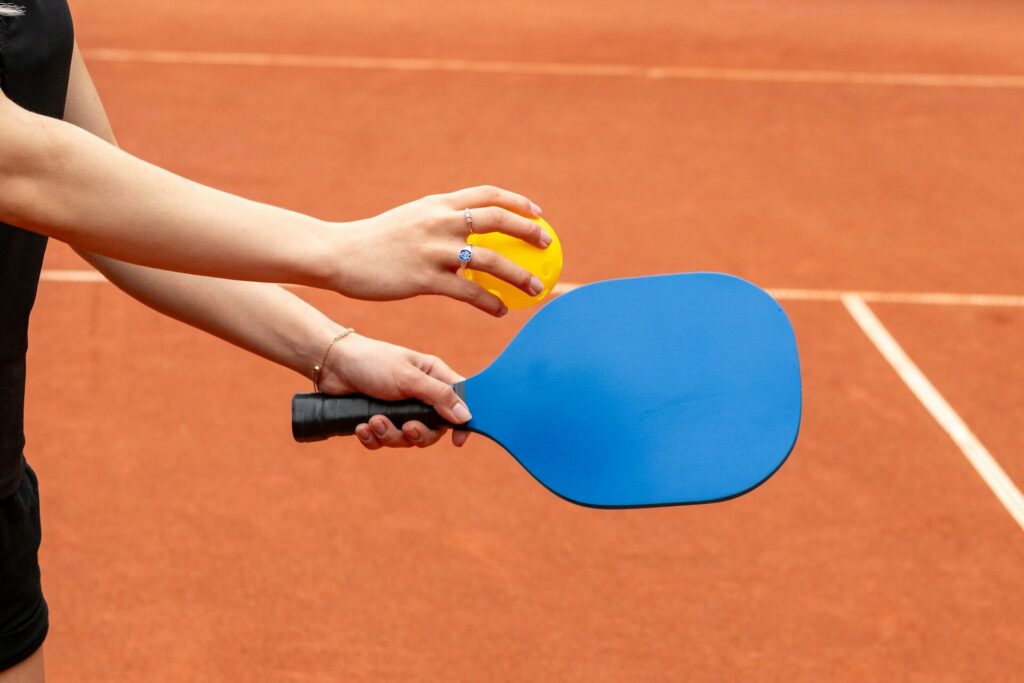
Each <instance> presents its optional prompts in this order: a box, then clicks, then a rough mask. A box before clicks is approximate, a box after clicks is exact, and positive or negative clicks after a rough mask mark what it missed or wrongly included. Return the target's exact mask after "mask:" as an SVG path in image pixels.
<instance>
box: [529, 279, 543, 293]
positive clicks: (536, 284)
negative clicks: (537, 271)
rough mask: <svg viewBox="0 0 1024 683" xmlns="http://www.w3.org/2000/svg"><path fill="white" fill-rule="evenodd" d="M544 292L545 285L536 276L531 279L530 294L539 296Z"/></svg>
mask: <svg viewBox="0 0 1024 683" xmlns="http://www.w3.org/2000/svg"><path fill="white" fill-rule="evenodd" d="M543 291H544V283H543V282H541V281H540V278H538V277H537V276H536V275H534V276H533V277H531V278H530V294H533V295H534V296H537V295H538V294H540V293H541V292H543Z"/></svg>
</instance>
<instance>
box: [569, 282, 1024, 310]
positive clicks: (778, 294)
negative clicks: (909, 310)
mask: <svg viewBox="0 0 1024 683" xmlns="http://www.w3.org/2000/svg"><path fill="white" fill-rule="evenodd" d="M579 286H580V285H579V284H577V283H575V282H559V283H558V284H557V285H555V289H554V292H555V294H564V293H565V292H568V291H571V290H573V289H576V288H577V287H579ZM768 293H769V294H771V295H772V296H773V297H775V298H776V299H779V300H781V301H836V302H838V301H842V300H843V297H844V296H857V297H860V298H861V299H864V300H865V301H873V302H879V303H893V304H935V305H945V306H1007V307H1010V308H1024V296H1016V295H1013V294H961V293H956V292H872V291H845V290H841V289H769V290H768Z"/></svg>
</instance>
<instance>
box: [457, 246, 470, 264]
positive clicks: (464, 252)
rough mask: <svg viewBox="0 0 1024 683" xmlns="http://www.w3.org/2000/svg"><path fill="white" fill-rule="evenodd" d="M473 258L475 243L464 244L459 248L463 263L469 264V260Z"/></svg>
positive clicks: (460, 259) (460, 258)
mask: <svg viewBox="0 0 1024 683" xmlns="http://www.w3.org/2000/svg"><path fill="white" fill-rule="evenodd" d="M472 260H473V245H472V244H466V245H463V247H462V249H459V261H461V262H462V265H464V266H468V265H469V262H470V261H472Z"/></svg>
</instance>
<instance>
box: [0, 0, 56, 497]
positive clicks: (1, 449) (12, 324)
mask: <svg viewBox="0 0 1024 683" xmlns="http://www.w3.org/2000/svg"><path fill="white" fill-rule="evenodd" d="M10 1H11V2H12V3H16V4H17V5H20V6H22V7H24V8H25V14H24V15H22V16H20V17H0V87H2V88H3V91H4V93H6V94H7V97H8V98H10V99H11V100H12V101H14V102H16V103H17V104H19V105H20V106H22V107H24V108H25V109H28V110H29V111H33V112H35V113H37V114H42V115H44V116H50V117H53V118H57V119H59V118H63V117H64V102H65V100H66V99H67V91H68V75H69V73H70V70H71V54H72V50H73V47H74V30H73V28H72V25H71V12H70V11H69V10H68V5H67V2H66V0H10ZM3 200H4V198H3V197H0V202H2V201H3ZM45 249H46V237H44V236H42V235H39V234H36V233H33V232H28V231H26V230H20V229H18V228H14V227H11V226H9V225H6V224H4V223H0V498H5V497H6V496H7V495H9V494H10V493H13V492H14V490H15V489H16V488H17V486H18V483H19V482H20V481H21V474H22V470H23V469H24V458H23V456H22V449H23V448H24V446H25V434H24V413H25V352H26V351H27V350H28V316H29V313H30V312H31V311H32V304H33V303H34V302H35V298H36V286H37V285H38V283H39V270H40V268H41V267H42V263H43V252H44V251H45Z"/></svg>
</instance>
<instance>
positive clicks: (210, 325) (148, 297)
mask: <svg viewBox="0 0 1024 683" xmlns="http://www.w3.org/2000/svg"><path fill="white" fill-rule="evenodd" d="M65 120H66V121H68V122H69V123H71V124H73V125H76V126H78V127H80V128H82V129H84V130H86V131H89V132H91V133H93V134H95V135H96V136H98V137H99V138H101V139H103V140H105V141H107V142H108V143H110V144H112V145H116V144H117V141H116V139H115V137H114V133H113V130H112V129H111V126H110V122H109V120H108V118H107V115H106V112H105V111H104V109H103V104H102V102H101V101H100V98H99V96H98V94H97V93H96V89H95V87H94V86H93V83H92V78H91V77H90V75H89V71H88V69H87V68H86V65H85V63H84V61H83V60H82V57H81V55H80V54H79V52H78V49H77V48H76V49H75V54H74V59H73V62H72V67H71V81H70V85H69V89H68V99H67V106H66V108H65ZM76 251H78V253H79V254H81V255H82V257H83V258H85V259H86V260H87V261H89V262H90V263H91V264H93V265H94V266H95V267H96V268H97V269H98V270H99V271H100V272H102V273H103V274H104V275H106V276H107V277H108V278H109V279H110V280H111V281H112V282H113V283H114V284H116V285H117V286H118V287H119V288H120V289H122V290H124V291H125V292H127V293H128V294H130V295H131V296H133V297H135V298H136V299H138V300H139V301H141V302H143V303H145V304H146V305H148V306H150V307H151V308H154V309H156V310H158V311H160V312H161V313H164V314H166V315H169V316H171V317H173V318H176V319H178V320H181V321H183V322H185V323H188V324H190V325H192V326H194V327H198V328H199V329H202V330H205V331H207V332H210V333H211V334H214V335H216V336H218V337H221V338H222V339H225V340H227V341H229V342H231V343H233V344H235V345H236V346H240V347H242V348H244V349H247V350H249V351H251V352H253V353H256V354H258V355H260V356H263V357H264V358H267V359H269V360H271V361H274V362H276V363H279V364H281V365H283V366H285V367H288V368H291V369H293V370H295V371H297V372H300V373H302V374H304V375H306V376H307V377H308V376H309V372H310V370H311V368H312V367H313V365H314V364H315V363H319V362H320V360H321V359H322V357H323V354H324V350H325V349H327V347H328V344H329V343H330V341H331V339H332V338H333V337H334V335H336V334H337V333H338V331H339V330H340V329H341V326H340V325H339V324H337V323H335V322H333V321H332V320H330V319H329V318H328V317H327V316H325V315H324V314H323V313H321V312H320V311H318V310H317V309H316V308H314V307H313V306H311V305H309V304H308V303H306V302H305V301H303V300H302V299H300V298H299V297H297V296H295V295H294V294H292V293H291V292H289V291H287V290H285V289H284V288H282V287H279V286H277V285H273V284H267V283H257V282H239V281H234V280H224V279H219V278H213V277H204V276H199V275H189V274H185V273H177V272H171V271H166V270H159V269H155V268H149V267H145V266H140V265H135V264H131V263H125V262H122V261H118V260H116V259H112V258H110V257H107V256H101V255H99V254H96V253H94V252H90V251H87V250H85V249H79V248H76ZM342 344H343V346H342V345H339V347H338V348H337V349H332V354H331V356H329V362H328V364H327V365H326V367H325V368H324V374H323V378H322V381H321V384H322V386H323V387H324V389H325V390H330V391H332V392H335V393H342V392H345V391H352V390H355V389H357V388H360V387H357V386H356V385H358V384H363V386H362V387H361V388H360V390H364V391H365V390H366V389H367V388H370V389H371V392H373V389H374V387H372V386H371V387H367V386H366V380H364V381H363V382H360V381H359V380H357V379H355V378H354V377H353V373H352V371H351V367H349V366H350V365H352V364H354V363H359V362H363V363H366V362H369V363H373V364H376V365H380V366H383V365H386V364H387V363H388V361H389V360H393V359H394V357H395V356H396V355H398V356H401V352H402V351H406V350H399V349H397V347H391V346H390V345H381V343H380V342H374V341H373V340H369V339H365V338H355V337H352V338H347V339H345V340H344V341H343V342H342ZM375 346H376V348H375ZM382 347H386V348H387V351H388V353H387V354H385V355H384V356H383V357H382V356H381V354H380V351H381V348H382ZM360 350H362V352H363V353H365V354H368V355H370V356H372V359H370V360H369V361H367V360H366V359H361V358H358V357H353V353H354V352H359V351H360ZM408 353H409V354H413V356H405V357H404V358H409V357H415V358H416V360H417V362H418V363H420V364H421V365H424V366H426V365H429V366H430V367H429V368H428V370H432V371H433V379H435V382H425V381H424V380H425V379H428V378H430V374H429V373H428V372H426V371H423V372H422V373H421V374H423V375H426V377H416V378H415V379H412V378H410V379H408V380H406V381H408V382H409V383H410V386H414V385H415V386H418V387H421V393H422V392H423V391H425V392H427V393H428V394H429V396H430V402H432V403H435V404H436V405H437V406H438V410H439V412H441V413H442V414H445V415H446V417H449V416H450V417H449V419H451V418H456V419H454V420H452V421H454V422H459V421H460V420H459V419H458V418H457V416H456V415H455V414H454V413H453V412H452V409H453V408H454V406H455V405H456V404H457V402H458V399H457V397H456V396H455V395H454V392H450V390H449V389H448V388H447V384H448V383H449V382H454V381H457V380H458V379H459V376H458V375H456V374H455V373H454V372H451V370H450V369H448V368H447V366H445V365H444V364H443V363H438V362H435V359H433V358H430V357H426V356H420V355H419V354H414V352H411V351H410V352H408ZM397 365H399V366H402V367H401V368H400V372H409V371H410V370H415V369H419V368H418V366H416V365H408V366H406V365H404V364H403V363H401V362H399V363H397ZM387 369H388V370H390V369H391V368H387ZM410 374H413V373H410ZM371 381H372V380H371ZM375 388H376V389H377V391H376V392H373V393H379V392H380V387H375ZM387 427H388V432H387V433H386V436H389V439H390V440H389V441H388V442H387V444H388V445H406V444H404V443H402V440H403V438H404V436H403V433H402V432H400V431H398V430H395V429H394V427H393V426H391V425H387ZM413 428H415V429H419V426H415V425H414V426H411V427H410V429H413ZM368 431H369V430H368V428H363V429H361V430H360V438H361V440H362V441H363V443H364V444H366V445H369V446H373V445H375V444H376V438H375V437H374V438H367V437H368V435H367V432H368ZM369 436H370V437H372V436H373V435H372V434H371V435H369ZM420 436H421V438H420V439H417V440H414V441H412V440H408V439H405V441H407V442H408V443H419V444H422V445H426V444H428V443H432V442H433V441H435V440H436V438H437V437H438V436H439V433H433V432H431V431H430V430H427V429H426V427H422V429H421V430H420ZM462 440H464V439H463V438H462V437H461V436H460V441H462ZM381 445H383V444H381Z"/></svg>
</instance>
